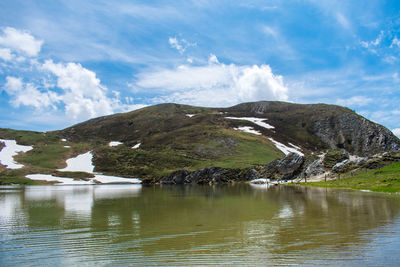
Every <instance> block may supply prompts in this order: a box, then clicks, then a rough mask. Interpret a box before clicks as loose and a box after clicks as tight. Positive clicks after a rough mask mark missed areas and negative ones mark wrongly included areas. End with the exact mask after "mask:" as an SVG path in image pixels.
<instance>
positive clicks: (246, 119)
mask: <svg viewBox="0 0 400 267" xmlns="http://www.w3.org/2000/svg"><path fill="white" fill-rule="evenodd" d="M225 118H226V119H230V120H245V121H250V122H252V123H254V124H257V125H258V126H261V127H264V128H266V129H274V128H275V127H274V126H272V125H270V124H268V123H265V122H263V121H265V120H267V119H260V118H252V117H225Z"/></svg>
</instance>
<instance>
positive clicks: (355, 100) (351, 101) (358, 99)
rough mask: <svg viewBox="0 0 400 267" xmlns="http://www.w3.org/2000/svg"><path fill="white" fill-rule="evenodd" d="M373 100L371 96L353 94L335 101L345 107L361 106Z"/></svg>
mask: <svg viewBox="0 0 400 267" xmlns="http://www.w3.org/2000/svg"><path fill="white" fill-rule="evenodd" d="M372 101H373V99H372V98H368V97H365V96H353V97H350V98H345V99H338V100H337V101H336V103H337V104H338V105H342V106H347V107H354V106H357V107H362V106H366V105H368V104H370V103H371V102H372Z"/></svg>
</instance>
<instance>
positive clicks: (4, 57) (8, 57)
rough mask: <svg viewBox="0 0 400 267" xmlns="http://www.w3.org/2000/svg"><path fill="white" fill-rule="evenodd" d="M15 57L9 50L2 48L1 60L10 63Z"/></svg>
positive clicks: (0, 50) (0, 52)
mask: <svg viewBox="0 0 400 267" xmlns="http://www.w3.org/2000/svg"><path fill="white" fill-rule="evenodd" d="M13 57H14V55H13V54H12V53H11V50H10V49H9V48H0V58H1V59H2V60H4V61H10V60H11V59H13Z"/></svg>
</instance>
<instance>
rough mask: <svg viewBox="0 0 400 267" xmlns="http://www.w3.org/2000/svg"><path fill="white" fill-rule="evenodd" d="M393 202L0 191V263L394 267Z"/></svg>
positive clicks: (319, 193) (303, 192) (116, 189)
mask: <svg viewBox="0 0 400 267" xmlns="http://www.w3.org/2000/svg"><path fill="white" fill-rule="evenodd" d="M399 215H400V200H399V198H398V197H394V196H390V195H385V194H376V193H368V192H359V191H350V190H333V189H319V188H302V187H289V186H274V187H270V188H266V187H263V186H258V187H253V186H250V185H235V186H168V187H166V186H141V185H81V186H27V187H1V188H0V265H2V266H20V265H28V266H39V265H51V266H55V265H68V266H69V265H80V266H81V265H95V264H96V265H139V266H143V265H145V266H149V265H163V266H165V265H174V266H177V265H178V266H179V265H242V266H243V265H245V266H254V265H262V266H267V265H284V266H288V265H297V264H299V265H307V266H309V265H335V266H337V265H340V266H360V265H364V266H396V265H397V266H398V264H399V263H400V253H399V252H400V216H399Z"/></svg>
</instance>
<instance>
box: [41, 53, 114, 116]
mask: <svg viewBox="0 0 400 267" xmlns="http://www.w3.org/2000/svg"><path fill="white" fill-rule="evenodd" d="M42 68H43V70H47V71H49V72H51V73H52V74H54V75H55V76H56V77H57V87H59V88H61V89H63V93H64V94H62V95H60V98H61V100H62V102H63V103H64V104H65V111H66V114H67V115H68V116H70V117H72V118H73V119H86V118H92V117H95V116H101V115H107V114H111V113H113V102H114V103H115V101H116V100H113V99H111V98H108V97H107V96H106V95H105V93H106V91H107V88H106V87H104V86H102V85H101V83H100V80H99V79H98V78H97V77H96V74H95V73H94V72H93V71H90V70H88V69H86V68H84V67H82V66H81V65H80V64H77V63H67V64H62V63H57V64H56V63H54V62H53V61H52V60H47V61H45V63H44V64H43V66H42Z"/></svg>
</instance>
